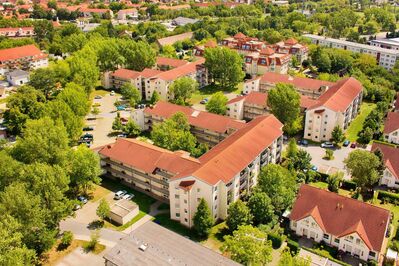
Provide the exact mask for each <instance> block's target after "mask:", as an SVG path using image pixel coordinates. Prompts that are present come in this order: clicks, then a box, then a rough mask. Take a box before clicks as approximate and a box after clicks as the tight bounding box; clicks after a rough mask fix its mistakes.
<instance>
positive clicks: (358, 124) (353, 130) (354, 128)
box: [346, 102, 376, 141]
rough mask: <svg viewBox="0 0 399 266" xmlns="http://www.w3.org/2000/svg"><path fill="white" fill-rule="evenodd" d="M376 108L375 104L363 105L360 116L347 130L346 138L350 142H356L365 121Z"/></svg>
mask: <svg viewBox="0 0 399 266" xmlns="http://www.w3.org/2000/svg"><path fill="white" fill-rule="evenodd" d="M375 107H376V104H374V103H365V102H364V103H362V105H361V106H360V113H359V115H358V116H357V117H356V118H355V119H354V120H353V121H352V123H351V124H350V125H349V127H348V129H347V130H346V138H347V139H348V140H350V141H356V140H357V138H358V134H359V132H360V131H361V130H362V128H363V124H364V121H365V120H366V117H367V116H368V115H369V114H370V113H371V111H372V110H373V109H374V108H375Z"/></svg>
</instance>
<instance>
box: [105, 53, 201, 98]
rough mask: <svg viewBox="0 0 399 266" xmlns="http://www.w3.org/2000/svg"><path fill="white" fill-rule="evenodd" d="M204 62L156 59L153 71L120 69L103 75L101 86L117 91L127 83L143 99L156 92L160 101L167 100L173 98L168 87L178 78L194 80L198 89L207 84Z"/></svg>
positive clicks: (146, 69)
mask: <svg viewBox="0 0 399 266" xmlns="http://www.w3.org/2000/svg"><path fill="white" fill-rule="evenodd" d="M204 62H205V61H204V59H203V58H200V59H198V60H197V61H195V62H187V61H185V60H178V59H171V58H163V57H158V58H157V61H156V65H155V67H154V69H149V68H145V69H144V70H143V71H141V72H139V71H134V70H129V69H124V68H121V69H118V70H116V71H114V72H106V73H104V77H103V86H104V87H105V88H116V89H119V88H120V87H121V86H122V85H123V84H124V83H126V82H128V83H131V84H132V85H134V86H136V87H137V88H138V89H139V90H140V91H141V93H142V97H143V99H146V100H150V99H151V97H152V95H153V93H154V92H155V91H156V92H157V93H158V94H159V96H160V98H161V99H163V100H169V99H171V98H172V97H173V95H171V94H170V92H169V85H170V84H172V83H173V81H174V80H176V79H178V78H180V77H185V76H186V77H190V78H192V79H194V80H196V81H197V82H198V84H199V86H200V87H203V86H206V85H207V84H208V72H207V70H206V68H205V67H204V65H203V63H204Z"/></svg>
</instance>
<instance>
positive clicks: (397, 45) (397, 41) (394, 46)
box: [369, 38, 399, 50]
mask: <svg viewBox="0 0 399 266" xmlns="http://www.w3.org/2000/svg"><path fill="white" fill-rule="evenodd" d="M369 44H370V45H371V46H376V47H381V48H385V49H391V50H399V38H392V39H379V40H371V41H369Z"/></svg>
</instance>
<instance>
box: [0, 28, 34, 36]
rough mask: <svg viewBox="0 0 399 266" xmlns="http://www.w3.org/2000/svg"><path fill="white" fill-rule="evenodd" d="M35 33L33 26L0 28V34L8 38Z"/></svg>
mask: <svg viewBox="0 0 399 266" xmlns="http://www.w3.org/2000/svg"><path fill="white" fill-rule="evenodd" d="M34 35H35V31H34V29H33V27H21V28H0V36H4V37H8V38H23V37H32V36H34Z"/></svg>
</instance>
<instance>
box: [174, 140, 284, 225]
mask: <svg viewBox="0 0 399 266" xmlns="http://www.w3.org/2000/svg"><path fill="white" fill-rule="evenodd" d="M282 141H283V140H282V136H280V137H279V138H278V139H276V140H275V141H274V142H273V144H272V145H270V146H269V147H268V148H266V149H265V150H264V151H263V152H262V153H261V154H259V155H258V156H256V157H255V158H254V160H253V161H252V162H251V163H250V164H249V165H248V166H247V167H246V168H245V169H243V170H242V171H241V172H239V173H237V174H236V175H235V176H234V177H233V178H232V179H231V180H230V182H228V183H227V184H226V183H224V182H223V181H219V182H218V183H217V184H215V185H212V184H208V183H205V182H204V181H202V180H200V179H198V178H196V177H195V176H188V177H184V178H180V179H171V180H170V182H169V193H170V194H169V200H170V213H171V219H173V220H176V221H179V222H180V223H182V224H183V225H185V226H187V227H192V226H193V222H192V219H193V217H194V214H195V212H196V210H197V206H198V203H199V201H200V200H201V198H204V199H205V200H206V202H207V204H208V206H209V208H210V210H211V212H212V215H213V218H214V219H215V220H218V219H221V220H224V219H226V217H227V209H228V207H229V205H230V204H231V203H233V202H235V201H237V200H238V199H239V198H240V197H241V195H242V193H248V192H250V191H251V189H252V187H254V186H255V185H256V184H257V178H258V175H259V173H260V169H261V167H263V166H266V165H267V164H270V163H276V162H278V161H279V160H280V155H281V150H282ZM190 180H194V181H195V182H194V184H193V185H192V187H191V188H190V189H184V188H182V187H180V186H179V184H180V182H181V181H190Z"/></svg>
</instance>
